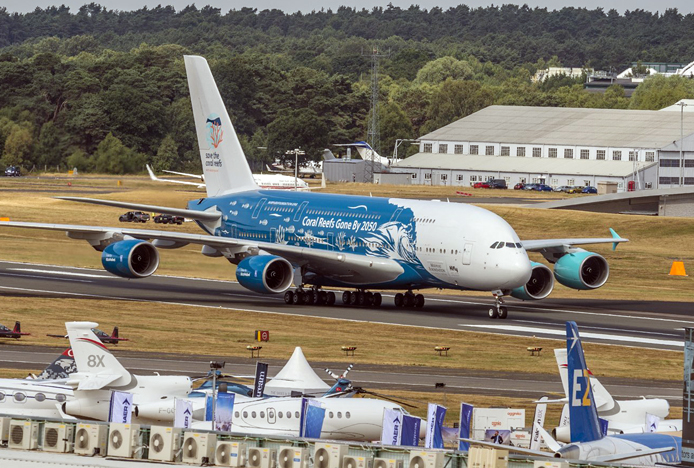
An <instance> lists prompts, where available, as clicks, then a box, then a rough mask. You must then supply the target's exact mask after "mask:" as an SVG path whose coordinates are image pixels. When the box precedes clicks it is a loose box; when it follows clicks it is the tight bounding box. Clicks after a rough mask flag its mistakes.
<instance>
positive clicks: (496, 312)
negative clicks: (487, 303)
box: [489, 294, 508, 319]
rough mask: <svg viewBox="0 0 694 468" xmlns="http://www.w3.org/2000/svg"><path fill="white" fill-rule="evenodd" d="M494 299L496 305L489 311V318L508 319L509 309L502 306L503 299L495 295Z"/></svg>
mask: <svg viewBox="0 0 694 468" xmlns="http://www.w3.org/2000/svg"><path fill="white" fill-rule="evenodd" d="M494 299H495V301H496V304H495V305H494V307H492V308H490V309H489V318H491V319H495V318H500V319H505V318H506V317H508V309H507V308H506V307H505V306H503V305H501V304H503V303H504V300H503V298H502V297H501V296H497V295H496V294H494Z"/></svg>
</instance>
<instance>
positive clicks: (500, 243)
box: [496, 242, 504, 249]
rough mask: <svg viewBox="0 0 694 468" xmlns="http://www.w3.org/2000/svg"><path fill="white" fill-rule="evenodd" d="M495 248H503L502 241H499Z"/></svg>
mask: <svg viewBox="0 0 694 468" xmlns="http://www.w3.org/2000/svg"><path fill="white" fill-rule="evenodd" d="M496 248H497V249H503V248H504V243H503V242H499V244H498V245H497V246H496Z"/></svg>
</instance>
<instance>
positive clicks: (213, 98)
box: [0, 56, 627, 318]
mask: <svg viewBox="0 0 694 468" xmlns="http://www.w3.org/2000/svg"><path fill="white" fill-rule="evenodd" d="M185 67H186V73H187V76H188V85H189V88H190V94H191V101H192V105H193V115H194V118H195V127H196V131H197V137H198V146H199V150H200V159H201V161H202V166H203V168H204V180H205V184H206V185H205V188H206V191H207V196H206V197H202V198H199V199H196V200H192V201H190V202H189V203H188V207H187V208H186V209H181V208H171V207H163V206H155V205H150V204H144V203H128V202H122V201H113V200H98V199H92V198H78V197H59V198H61V199H63V200H70V201H76V202H83V203H93V204H99V205H105V206H113V207H119V208H126V209H129V210H139V211H149V212H152V211H155V212H159V213H166V214H171V215H174V216H183V217H185V218H188V219H192V220H194V221H195V222H196V223H197V224H198V226H200V228H201V229H202V230H203V231H205V234H190V233H180V232H167V231H164V230H139V229H131V228H127V227H104V226H82V225H60V224H48V223H31V222H15V221H2V222H0V226H4V227H16V228H35V229H49V230H57V231H64V232H66V233H67V235H68V236H69V237H71V238H74V239H84V240H86V241H87V242H89V243H90V244H91V245H92V246H93V247H94V248H95V249H96V250H97V251H100V252H102V257H101V259H102V265H103V266H104V268H105V269H106V270H107V271H109V272H111V273H113V274H115V275H117V276H121V277H124V278H146V277H148V276H150V275H152V274H153V273H154V272H155V271H156V270H157V267H158V266H159V253H158V250H157V248H169V249H174V248H180V247H183V246H185V245H188V244H197V245H200V246H201V247H202V253H203V255H207V256H210V257H225V258H226V259H227V260H229V261H230V262H231V263H234V264H236V278H237V280H238V282H239V283H240V284H241V285H242V286H244V287H245V288H247V289H250V290H252V291H255V292H259V293H265V294H284V300H285V302H286V303H292V304H315V303H318V304H328V305H332V304H334V303H335V301H336V297H335V293H334V292H332V291H324V290H323V288H324V287H334V288H342V289H347V290H346V291H345V292H344V293H343V294H342V302H343V303H345V304H350V305H359V306H368V307H378V306H380V305H381V302H382V296H381V294H380V293H379V292H373V291H372V290H380V289H390V290H396V291H398V292H397V294H395V299H394V301H395V305H396V306H397V307H423V306H424V302H425V301H424V296H423V295H422V294H415V293H414V291H416V290H420V289H426V288H441V289H455V290H475V291H489V292H491V293H492V295H493V296H494V298H495V302H496V304H495V306H494V307H492V308H490V309H489V317H490V318H506V317H507V315H508V310H507V308H506V307H505V306H504V305H503V297H505V296H509V295H510V296H513V297H515V298H519V299H523V300H539V299H544V298H545V297H547V296H548V295H549V294H550V293H551V292H552V289H553V287H554V279H555V278H556V280H557V281H558V282H559V283H561V284H563V285H564V286H567V287H570V288H573V289H577V290H591V289H596V288H599V287H601V286H602V285H604V284H605V282H606V281H607V278H608V276H609V267H608V264H607V261H606V260H605V259H604V258H603V257H602V256H601V255H599V254H597V253H593V252H589V251H586V250H583V249H582V248H580V246H581V245H586V244H599V243H611V244H612V246H613V248H616V246H617V244H618V243H620V242H626V241H627V239H623V238H621V237H619V236H618V235H617V234H616V233H615V232H614V231H613V230H611V232H612V238H600V239H545V240H521V239H520V238H519V237H518V235H517V234H516V232H515V231H514V230H513V228H512V227H511V226H510V225H509V224H508V223H507V222H506V221H505V220H504V219H503V218H501V217H500V216H497V215H496V214H494V213H492V212H490V211H487V210H485V209H483V208H479V207H476V206H473V205H469V204H463V203H442V202H436V201H424V200H409V199H398V198H381V197H363V196H351V195H337V194H323V193H302V192H294V191H288V190H283V191H279V190H262V189H260V187H258V184H257V183H256V181H255V180H254V178H253V175H252V173H251V170H250V168H249V166H248V163H247V161H246V157H245V155H244V153H243V150H242V148H241V144H240V143H239V140H238V138H237V136H236V134H235V132H234V128H233V126H232V124H231V120H230V119H229V115H228V113H227V110H226V107H225V106H224V103H223V102H222V98H221V96H220V94H219V91H218V89H217V86H216V84H215V81H214V78H213V76H212V73H211V71H210V68H209V66H208V64H207V61H206V60H205V59H204V58H202V57H196V56H186V57H185ZM527 252H541V253H542V255H543V256H544V257H545V259H546V260H547V261H548V262H550V263H552V264H554V270H553V271H552V270H550V268H549V267H547V266H546V265H544V264H541V263H536V262H531V261H530V259H529V258H528V254H527ZM294 278H296V284H295V286H296V287H295V289H293V290H292V289H290V288H291V286H292V283H293V282H294ZM350 289H353V290H352V291H350Z"/></svg>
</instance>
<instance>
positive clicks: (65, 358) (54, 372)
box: [36, 348, 77, 380]
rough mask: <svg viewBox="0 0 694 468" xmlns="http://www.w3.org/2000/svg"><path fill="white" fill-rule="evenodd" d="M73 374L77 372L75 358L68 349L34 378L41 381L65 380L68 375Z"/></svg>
mask: <svg viewBox="0 0 694 468" xmlns="http://www.w3.org/2000/svg"><path fill="white" fill-rule="evenodd" d="M75 372H77V368H76V367H75V357H74V356H73V354H72V349H71V348H68V349H66V350H65V351H63V353H62V354H61V355H60V356H58V357H57V358H56V359H55V361H53V362H52V363H50V364H49V365H48V367H46V368H45V369H44V370H43V371H42V372H41V373H40V374H39V375H37V376H36V378H37V379H41V380H53V379H67V378H68V376H69V375H70V374H73V373H75Z"/></svg>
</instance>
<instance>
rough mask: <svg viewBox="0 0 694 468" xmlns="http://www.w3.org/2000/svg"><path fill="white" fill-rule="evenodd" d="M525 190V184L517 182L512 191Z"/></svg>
mask: <svg viewBox="0 0 694 468" xmlns="http://www.w3.org/2000/svg"><path fill="white" fill-rule="evenodd" d="M524 188H525V184H524V183H523V182H518V183H517V184H516V185H514V186H513V190H523V189H524Z"/></svg>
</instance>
